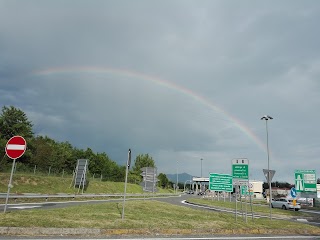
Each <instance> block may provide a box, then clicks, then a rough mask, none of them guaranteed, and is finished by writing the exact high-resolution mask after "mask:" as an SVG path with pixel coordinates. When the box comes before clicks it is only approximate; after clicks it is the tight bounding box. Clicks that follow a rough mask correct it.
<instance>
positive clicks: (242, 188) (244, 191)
mask: <svg viewBox="0 0 320 240" xmlns="http://www.w3.org/2000/svg"><path fill="white" fill-rule="evenodd" d="M240 191H241V195H253V192H252V191H248V186H246V185H243V186H240Z"/></svg>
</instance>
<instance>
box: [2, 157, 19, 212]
mask: <svg viewBox="0 0 320 240" xmlns="http://www.w3.org/2000/svg"><path fill="white" fill-rule="evenodd" d="M15 163H16V159H13V163H12V169H11V175H10V180H9V184H8V192H7V197H6V204H5V205H4V211H3V212H4V213H6V211H7V205H8V200H9V194H10V189H11V188H12V176H13V171H14V166H15Z"/></svg>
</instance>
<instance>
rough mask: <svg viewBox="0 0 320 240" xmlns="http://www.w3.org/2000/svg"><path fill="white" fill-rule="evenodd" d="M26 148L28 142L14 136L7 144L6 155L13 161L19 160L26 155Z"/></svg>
mask: <svg viewBox="0 0 320 240" xmlns="http://www.w3.org/2000/svg"><path fill="white" fill-rule="evenodd" d="M26 148H27V142H26V140H25V139H24V138H23V137H21V136H14V137H12V138H10V139H9V141H8V142H7V145H6V154H7V156H8V157H9V158H11V159H17V158H19V157H21V156H22V155H23V154H24V152H25V151H26Z"/></svg>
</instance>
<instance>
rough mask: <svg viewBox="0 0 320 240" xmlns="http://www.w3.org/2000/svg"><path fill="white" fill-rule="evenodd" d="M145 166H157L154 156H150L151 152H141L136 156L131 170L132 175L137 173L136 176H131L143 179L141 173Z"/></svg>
mask: <svg viewBox="0 0 320 240" xmlns="http://www.w3.org/2000/svg"><path fill="white" fill-rule="evenodd" d="M143 167H156V165H155V163H154V160H153V158H152V157H151V156H149V154H139V155H138V156H137V157H136V159H135V161H134V166H133V168H132V171H131V175H135V176H136V177H134V176H131V178H133V179H140V181H141V180H142V176H141V175H140V174H141V173H142V171H141V168H143Z"/></svg>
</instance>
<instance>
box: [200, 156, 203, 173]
mask: <svg viewBox="0 0 320 240" xmlns="http://www.w3.org/2000/svg"><path fill="white" fill-rule="evenodd" d="M202 160H203V159H202V158H201V159H200V161H201V176H200V177H202Z"/></svg>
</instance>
